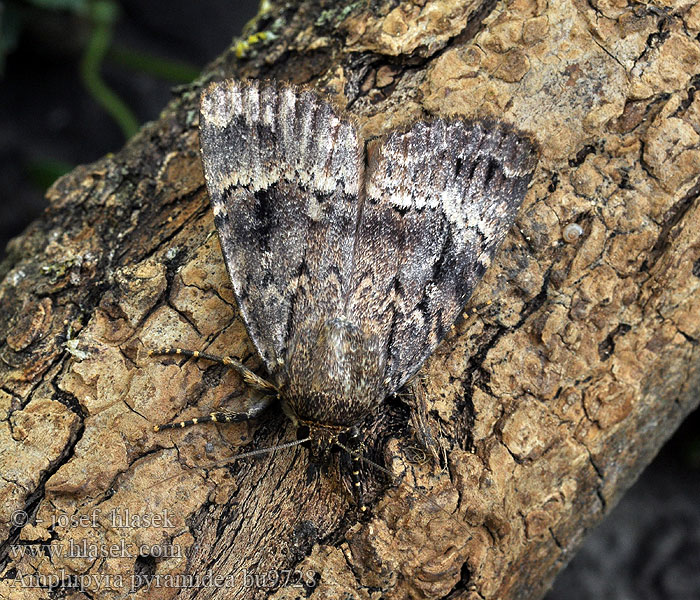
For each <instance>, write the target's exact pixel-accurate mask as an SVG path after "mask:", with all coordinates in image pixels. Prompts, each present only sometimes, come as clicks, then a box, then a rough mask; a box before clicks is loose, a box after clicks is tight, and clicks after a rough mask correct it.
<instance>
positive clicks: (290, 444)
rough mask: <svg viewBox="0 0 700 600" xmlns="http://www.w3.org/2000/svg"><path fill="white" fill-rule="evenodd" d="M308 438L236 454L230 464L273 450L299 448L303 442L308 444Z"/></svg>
mask: <svg viewBox="0 0 700 600" xmlns="http://www.w3.org/2000/svg"><path fill="white" fill-rule="evenodd" d="M310 441H311V438H310V437H305V438H302V439H300V440H295V441H293V442H285V443H284V444H279V445H277V446H269V447H268V448H260V449H259V450H251V451H250V452H243V453H241V454H236V456H232V457H231V461H228V462H232V461H234V460H238V459H241V458H248V457H249V456H260V455H261V454H271V453H272V452H274V451H275V450H284V449H285V448H292V447H293V446H299V445H300V444H303V443H305V442H310Z"/></svg>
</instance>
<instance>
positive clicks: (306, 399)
mask: <svg viewBox="0 0 700 600" xmlns="http://www.w3.org/2000/svg"><path fill="white" fill-rule="evenodd" d="M285 367H286V373H285V375H286V381H285V383H284V385H283V386H282V389H281V390H280V395H281V397H282V401H283V402H284V403H285V404H287V406H288V409H289V410H291V412H292V413H293V417H296V419H297V420H298V421H299V422H301V423H304V424H314V423H316V424H320V425H328V426H331V427H346V428H347V427H349V426H351V425H353V424H355V423H357V422H359V421H360V420H362V419H363V418H364V417H365V416H367V414H369V413H370V412H372V411H373V410H374V409H375V408H376V407H377V405H378V404H379V403H380V402H381V401H382V400H383V399H384V395H385V388H384V385H383V374H384V367H385V365H384V360H383V355H382V353H381V352H380V350H379V349H378V348H377V347H376V345H375V344H373V342H372V340H371V339H369V338H368V337H367V336H365V335H364V333H363V332H362V330H361V329H360V327H358V326H357V325H355V324H354V323H351V322H350V321H348V320H347V319H344V318H342V317H338V318H332V319H328V320H326V321H324V322H322V323H318V324H316V325H315V326H312V327H309V328H305V329H301V330H299V333H298V335H297V336H296V338H295V339H294V340H292V343H291V344H290V347H289V352H288V355H287V360H286V362H285Z"/></svg>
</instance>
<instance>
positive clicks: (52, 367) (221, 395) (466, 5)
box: [0, 0, 700, 599]
mask: <svg viewBox="0 0 700 600" xmlns="http://www.w3.org/2000/svg"><path fill="white" fill-rule="evenodd" d="M256 32H265V33H264V35H258V36H251V37H249V38H246V39H245V40H243V39H241V40H239V41H238V42H237V43H236V44H234V45H233V46H232V47H231V48H230V49H229V50H228V51H227V52H226V53H225V54H224V55H223V56H222V57H221V58H220V59H219V60H217V61H216V63H215V64H213V65H212V66H211V67H210V68H209V69H208V70H207V71H206V73H205V74H204V75H203V76H202V77H201V79H200V80H198V81H197V82H195V83H194V84H192V85H191V86H187V87H185V88H182V89H180V90H179V91H178V93H177V97H176V98H175V99H174V100H173V101H172V102H171V103H170V105H169V106H168V107H167V108H166V109H165V110H164V111H163V113H162V116H161V118H160V119H159V120H158V121H157V122H154V123H150V124H148V125H146V126H144V128H143V129H142V131H141V132H140V133H139V135H137V136H136V137H135V138H134V139H132V140H131V141H130V142H129V143H128V144H127V145H126V147H125V148H124V149H123V150H122V151H121V152H119V153H118V154H116V155H114V156H107V157H105V158H104V159H102V160H100V161H98V162H97V163H95V164H92V165H88V166H84V167H79V168H77V169H75V170H74V171H73V172H72V173H71V174H69V175H67V176H66V177H63V178H62V179H61V180H59V181H58V182H57V183H56V184H55V185H54V186H53V187H52V189H51V190H50V191H49V194H48V198H49V200H50V203H51V204H50V207H49V209H48V210H47V212H46V214H45V216H44V217H43V218H42V219H41V220H40V221H38V222H36V223H34V224H33V225H32V226H31V227H30V228H29V229H28V230H27V231H26V232H25V233H24V234H23V235H22V236H20V237H19V238H17V239H15V240H14V241H13V242H12V243H11V245H10V252H9V257H8V259H7V260H6V261H5V263H4V264H3V265H2V271H1V272H0V274H1V275H2V276H4V279H3V281H2V285H1V287H0V299H1V300H2V306H3V308H4V310H3V311H2V314H1V315H0V322H1V324H2V326H1V327H0V331H2V332H3V344H2V346H1V347H0V359H1V361H0V370H1V375H0V378H1V381H2V385H1V387H0V418H1V420H0V476H1V478H2V483H1V487H0V500H2V502H1V503H0V532H1V536H0V540H2V546H1V549H2V555H1V556H0V558H2V563H1V564H0V567H1V569H2V570H1V571H0V597H2V598H13V597H17V598H27V599H31V598H46V597H52V596H51V595H52V594H53V595H56V594H58V593H59V592H65V593H68V594H69V596H70V597H75V598H82V597H85V598H123V597H127V596H128V597H132V596H133V597H136V598H172V597H178V598H198V599H204V598H229V597H236V598H258V597H262V596H266V595H270V594H271V595H272V596H273V597H275V598H297V597H302V596H303V597H311V598H341V597H342V598H362V599H365V598H367V599H368V598H458V597H461V598H470V599H477V598H498V599H514V598H522V599H532V598H540V597H541V596H542V595H543V594H544V592H545V591H546V589H547V588H548V586H549V585H550V583H551V581H552V579H553V578H554V576H555V575H556V573H557V572H558V571H559V570H560V569H561V568H562V567H563V566H564V565H565V564H566V562H567V561H568V560H569V559H570V558H571V556H572V555H573V553H574V552H575V550H576V548H577V547H578V546H579V544H580V543H581V541H582V539H583V537H584V536H585V534H586V532H587V531H588V530H589V529H590V528H592V527H593V526H594V525H595V524H596V523H598V522H599V521H600V520H601V519H602V518H603V517H604V516H605V514H606V513H607V512H608V511H609V510H610V509H611V507H612V506H613V505H614V504H615V503H616V502H617V500H618V499H619V498H620V496H621V495H622V494H623V493H624V491H625V490H626V489H627V488H628V487H629V486H630V485H631V484H632V483H633V481H634V480H635V479H636V477H637V476H638V475H639V473H640V472H641V470H642V469H643V468H644V467H645V466H646V465H647V464H648V463H649V461H650V460H651V459H652V458H653V456H654V455H655V454H656V452H657V451H658V449H659V448H660V447H661V445H662V444H663V443H664V441H665V440H666V439H667V438H668V437H669V436H670V435H671V434H672V433H673V431H674V430H675V428H676V427H677V426H678V424H679V423H680V422H681V421H682V419H683V418H684V417H685V416H686V415H687V414H688V413H689V412H690V411H691V410H693V409H694V408H695V407H696V406H697V404H698V394H697V390H698V388H699V387H700V351H699V349H698V338H699V337H700V293H699V291H698V288H699V286H700V230H699V229H698V227H697V223H698V220H699V219H700V214H699V213H700V202H699V201H698V197H699V196H700V180H699V178H698V173H700V96H698V95H696V94H695V90H696V86H697V83H698V75H697V74H696V72H697V65H698V64H700V43H699V42H698V40H697V36H698V33H699V32H700V7H698V5H696V4H692V3H681V2H677V3H673V4H665V5H664V7H662V8H659V7H657V6H652V5H649V6H643V5H640V4H638V3H632V2H630V3H629V5H625V3H624V2H622V3H620V2H618V3H608V2H602V3H590V4H589V3H585V2H581V1H577V0H574V1H566V0H559V1H556V2H550V3H544V2H535V1H528V0H522V1H521V0H518V1H514V2H510V3H495V2H466V1H463V0H421V1H415V2H400V3H399V2H392V1H386V2H371V3H365V2H351V1H350V0H346V1H342V2H337V1H333V2H330V1H329V2H325V1H322V0H297V1H293V2H277V1H274V0H273V2H272V3H271V4H270V6H268V9H267V10H266V11H265V12H261V14H259V15H258V17H257V18H256V20H255V21H254V23H253V24H252V28H251V31H250V32H249V33H256ZM223 77H238V78H248V77H259V78H277V79H284V80H290V81H293V82H295V83H303V84H311V85H313V86H314V87H315V88H317V89H318V90H319V91H320V92H321V93H323V94H326V95H328V96H329V97H330V98H331V99H332V100H333V101H334V102H336V103H337V104H338V105H339V106H341V107H345V108H346V109H347V110H348V111H350V112H352V113H353V114H355V115H356V116H357V118H358V120H359V122H360V124H361V127H362V131H363V134H364V135H365V136H366V137H367V138H371V137H373V136H377V135H381V134H383V133H385V132H388V131H389V130H391V129H394V128H396V127H401V126H404V125H406V124H408V123H410V122H412V121H414V120H417V119H423V118H427V117H428V116H429V115H443V116H444V115H460V116H465V117H483V116H489V117H495V118H498V119H501V120H504V121H507V122H510V123H513V124H515V125H517V126H518V127H519V128H520V129H522V130H524V131H526V132H528V133H530V134H531V136H532V137H533V138H534V139H536V140H537V141H538V142H539V144H540V148H541V158H540V162H539V166H538V169H537V172H536V174H535V178H534V181H533V185H532V187H531V189H530V191H529V193H528V195H527V198H526V200H525V202H524V205H523V208H522V209H521V211H520V214H519V218H518V222H517V225H518V226H517V227H516V228H514V230H513V231H512V232H511V233H510V234H509V237H508V239H507V241H506V243H505V244H504V246H503V248H502V249H501V251H500V252H499V254H498V257H497V260H496V261H495V263H494V264H493V266H492V267H491V268H490V269H489V271H488V272H487V274H486V276H485V278H484V281H483V282H482V283H481V285H480V286H479V288H478V290H477V292H476V294H475V296H474V298H473V300H472V302H471V304H470V306H472V307H476V310H475V311H472V312H470V313H469V315H468V316H467V317H466V318H465V319H464V321H463V322H461V323H460V324H459V325H458V326H457V327H455V328H454V330H453V331H452V332H451V333H450V335H449V336H448V337H447V339H446V340H445V341H444V342H443V343H442V344H441V346H440V347H439V348H438V350H437V352H436V353H435V354H434V355H433V356H432V357H431V359H430V360H429V361H428V363H427V364H426V366H425V368H424V369H423V371H422V374H421V376H420V381H419V382H418V385H419V387H418V389H417V390H414V391H413V392H412V391H411V390H408V391H407V394H406V396H400V397H399V398H397V399H389V400H388V401H387V402H386V403H385V405H384V407H383V409H382V418H380V419H379V420H378V421H377V422H376V423H375V424H374V425H373V426H372V427H371V428H369V430H368V431H367V432H365V433H366V435H367V440H368V445H369V450H368V455H369V456H370V457H371V458H373V459H374V460H377V461H379V462H381V463H382V464H384V465H386V466H387V467H388V468H390V469H391V470H392V471H394V472H395V473H396V474H397V476H398V475H400V476H401V477H402V481H401V483H398V484H397V483H396V482H394V481H391V480H389V479H388V478H387V477H385V476H384V475H382V474H381V473H379V472H376V471H373V470H372V468H371V467H365V469H364V471H365V475H364V477H365V480H364V484H365V487H366V494H367V497H368V499H369V500H370V502H369V506H370V510H369V511H368V512H369V514H368V515H367V516H359V515H358V511H357V510H356V508H355V506H354V504H353V502H352V494H351V493H349V491H348V489H347V485H346V484H345V483H344V482H345V479H344V478H343V477H342V476H341V469H340V468H339V467H338V465H336V464H334V465H333V466H332V467H331V469H330V472H328V473H320V474H319V473H314V472H313V471H311V470H310V469H309V463H308V456H307V454H306V451H305V450H304V449H303V448H299V447H297V448H294V449H291V450H287V451H279V452H277V453H275V454H273V455H266V456H262V457H259V458H254V459H253V458H251V459H248V460H246V461H243V462H232V457H234V456H235V455H236V454H237V453H239V452H242V451H245V450H248V449H252V448H261V447H265V446H271V445H273V444H276V443H280V442H283V441H289V440H290V439H293V431H292V429H293V428H292V427H291V425H290V424H289V422H288V421H287V420H286V419H285V418H284V417H283V416H282V415H281V414H276V413H274V411H273V414H271V415H268V417H266V418H262V419H260V420H258V421H256V422H250V423H241V424H235V425H228V426H225V425H216V424H207V425H202V426H200V427H192V428H188V429H184V430H182V431H180V430H174V431H172V432H161V433H154V432H153V431H152V426H153V425H154V424H158V423H164V422H168V421H173V420H180V419H186V418H190V417H192V416H196V415H201V414H206V413H208V412H210V411H211V410H215V409H218V408H223V407H234V406H236V405H237V404H238V403H240V402H244V401H245V399H246V398H247V397H248V395H249V394H250V392H249V391H248V390H246V389H245V387H244V385H243V383H242V381H241V380H240V378H239V377H238V376H237V375H236V373H235V372H233V371H227V370H224V369H223V368H221V367H220V366H216V365H214V366H213V365H211V364H210V363H206V362H202V361H199V362H197V361H192V360H174V359H173V358H163V357H160V358H158V357H149V356H148V355H147V351H148V350H149V349H152V348H158V347H162V346H167V345H177V346H182V347H187V348H193V349H205V348H206V349H207V350H208V351H209V352H211V353H216V354H228V355H232V356H236V357H239V358H241V359H244V360H245V361H246V364H247V365H249V366H250V367H251V368H254V369H258V370H259V369H260V368H261V365H260V361H259V359H258V358H257V356H256V355H255V352H254V349H253V347H252V344H251V343H250V341H249V340H248V338H247V336H246V333H245V330H244V327H243V325H242V322H241V320H240V318H239V316H238V313H237V310H236V308H235V302H234V299H233V295H232V291H231V287H230V283H229V281H228V279H227V276H226V271H225V268H224V265H223V261H222V258H221V254H220V250H219V245H218V240H217V238H216V235H215V232H214V226H213V219H212V215H211V213H210V210H209V206H208V198H207V193H206V190H205V187H204V181H203V176H202V171H201V165H200V160H199V156H198V139H197V120H198V117H197V114H198V113H197V110H198V109H197V105H198V97H199V92H200V89H201V87H202V85H203V84H204V83H205V82H206V81H209V80H213V79H220V78H223ZM489 302H491V303H490V304H489ZM416 391H417V392H419V393H420V396H421V397H424V399H425V402H426V404H427V409H428V410H427V413H426V415H427V419H428V421H429V427H430V428H431V431H432V432H433V433H434V434H436V436H437V437H438V438H439V441H440V444H441V447H442V448H443V451H444V456H445V458H446V460H445V461H444V462H445V464H444V465H443V466H442V467H441V465H440V464H436V462H435V461H433V460H427V461H421V460H417V459H416V454H417V453H416V447H418V446H419V444H418V443H417V442H416V432H415V431H413V429H412V427H411V423H413V422H415V420H414V419H412V418H411V414H410V411H409V410H408V408H407V407H408V406H410V405H413V404H414V395H413V394H414V393H415V392H416ZM438 462H439V461H438ZM417 488H418V489H417ZM419 490H420V491H419ZM25 517H26V519H25ZM42 545H43V546H42ZM22 550H23V551H24V554H23V555H22V553H21V551H22ZM32 550H33V551H32ZM148 576H152V577H150V579H149V577H148ZM188 577H189V578H190V579H188ZM75 586H82V588H83V589H82V591H76V590H75V589H74V587H75ZM134 590H136V591H135V593H134V594H131V592H132V591H134ZM71 594H72V595H71Z"/></svg>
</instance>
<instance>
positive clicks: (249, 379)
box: [148, 348, 277, 393]
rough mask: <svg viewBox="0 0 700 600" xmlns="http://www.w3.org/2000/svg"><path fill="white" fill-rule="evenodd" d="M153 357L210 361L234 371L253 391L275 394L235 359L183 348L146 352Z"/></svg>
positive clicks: (271, 387) (275, 390) (268, 383)
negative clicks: (175, 357) (182, 357)
mask: <svg viewBox="0 0 700 600" xmlns="http://www.w3.org/2000/svg"><path fill="white" fill-rule="evenodd" d="M155 355H160V356H173V355H174V356H186V357H187V358H197V359H203V360H210V361H212V362H216V363H219V364H222V365H225V366H227V367H231V368H232V369H235V370H236V371H238V373H239V374H240V375H241V377H243V381H245V382H246V384H248V385H249V386H251V387H253V388H255V389H258V390H262V391H264V392H268V393H272V392H274V393H276V392H277V387H276V386H275V385H274V384H272V383H270V382H269V381H267V380H266V379H263V378H262V377H260V376H259V375H256V374H255V373H253V371H251V370H250V369H249V368H248V367H246V366H245V365H244V364H243V363H241V362H240V361H237V360H236V359H235V358H231V357H230V356H215V355H213V354H208V353H207V352H200V351H199V350H184V349H183V348H161V349H159V350H149V351H148V356H155Z"/></svg>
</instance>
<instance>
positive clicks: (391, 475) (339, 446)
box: [335, 440, 398, 481]
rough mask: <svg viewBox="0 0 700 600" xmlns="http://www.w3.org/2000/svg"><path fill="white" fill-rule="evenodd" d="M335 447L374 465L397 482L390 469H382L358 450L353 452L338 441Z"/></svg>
mask: <svg viewBox="0 0 700 600" xmlns="http://www.w3.org/2000/svg"><path fill="white" fill-rule="evenodd" d="M335 445H336V446H338V448H341V449H342V450H345V452H347V453H348V454H350V455H351V456H355V457H357V458H359V459H360V460H361V461H362V462H364V463H367V464H368V465H372V466H373V467H374V468H375V469H377V470H378V471H381V472H382V473H386V474H387V475H388V476H389V477H391V479H392V480H394V481H396V480H397V479H398V477H397V476H396V475H394V474H393V473H392V472H391V471H390V470H389V469H387V468H385V467H382V465H379V464H377V463H376V462H374V461H373V460H370V459H369V458H367V457H366V456H363V455H362V454H361V453H360V452H357V451H356V450H351V449H350V448H348V447H347V446H346V445H345V444H341V443H340V442H339V441H337V440H336V442H335Z"/></svg>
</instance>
